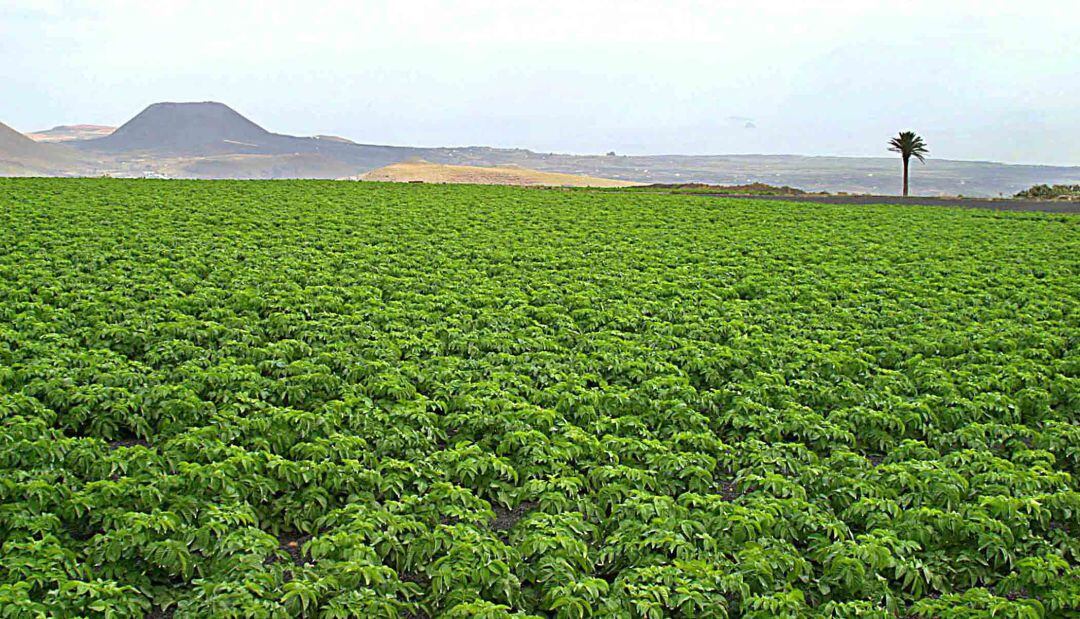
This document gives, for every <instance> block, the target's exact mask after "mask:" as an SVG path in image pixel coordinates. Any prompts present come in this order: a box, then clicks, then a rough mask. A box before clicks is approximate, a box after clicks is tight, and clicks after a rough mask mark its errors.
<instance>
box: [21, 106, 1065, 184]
mask: <svg viewBox="0 0 1080 619" xmlns="http://www.w3.org/2000/svg"><path fill="white" fill-rule="evenodd" d="M74 127H85V126H83V125H76V126H74ZM96 127H100V129H95V130H73V129H68V130H67V131H66V133H67V134H69V135H74V134H77V136H78V137H71V138H70V139H67V138H64V139H61V137H62V135H63V134H65V131H62V130H63V129H65V128H63V127H58V128H56V129H53V130H49V131H47V132H39V139H40V136H41V134H51V135H50V136H47V137H46V138H45V139H55V141H58V142H59V143H57V144H42V143H35V142H34V141H32V140H30V139H29V138H27V137H26V136H23V135H21V134H18V133H17V132H15V131H13V130H11V129H9V128H7V127H4V129H6V130H7V135H6V137H4V142H3V143H0V174H4V175H27V174H36V175H88V174H90V175H100V174H109V175H113V176H134V177H140V176H168V177H177V178H341V177H355V176H360V175H363V174H364V173H366V172H370V171H371V170H374V169H376V168H381V167H383V166H387V165H389V164H394V163H399V162H405V161H408V160H410V159H417V158H419V159H423V160H426V161H427V162H430V163H432V164H445V165H456V166H462V165H465V166H477V167H489V168H490V167H502V168H505V167H506V166H518V167H520V168H527V169H531V170H536V171H539V172H550V173H560V174H573V175H581V176H589V177H595V178H604V179H615V180H621V181H629V182H634V183H685V182H703V183H710V184H745V183H750V182H764V183H769V184H773V185H791V186H794V187H799V188H801V189H805V190H809V191H830V192H851V193H874V194H896V193H898V191H899V189H900V182H899V175H900V163H899V159H898V158H891V157H880V158H878V157H806V156H795V155H715V156H699V155H649V156H615V155H606V156H605V155H568V154H556V153H537V152H533V151H530V150H525V149H500V148H489V147H464V148H445V147H444V148H418V147H402V146H380V145H371V144H362V143H356V142H353V141H351V140H348V139H345V138H341V137H337V136H316V137H297V136H291V135H283V134H278V133H273V132H271V131H268V130H266V129H265V128H263V127H261V126H259V125H258V124H256V123H255V122H252V121H251V120H249V119H248V118H246V117H244V116H243V115H241V114H240V113H238V112H236V111H235V110H233V109H232V108H230V107H229V106H227V105H225V104H222V103H217V102H209V101H207V102H195V103H155V104H152V105H150V106H149V107H147V108H146V109H144V110H143V111H142V112H140V113H139V114H137V115H136V116H134V117H133V118H132V119H131V120H129V121H128V122H126V123H124V124H123V125H121V126H120V127H119V128H117V129H116V130H115V131H112V132H107V129H108V127H103V126H96ZM93 131H99V132H100V133H102V134H104V133H107V135H103V136H101V137H92V136H91V135H90V134H91V133H92V132H93ZM11 134H14V136H17V137H18V138H21V139H15V137H13V136H12V135H11ZM27 144H30V145H31V146H27ZM32 147H40V148H38V149H35V148H32ZM41 149H46V150H41ZM1039 183H1048V184H1054V183H1080V167H1076V166H1070V167H1066V166H1032V165H1006V164H1000V163H993V162H974V161H950V160H944V159H928V160H927V163H926V165H917V166H915V167H914V168H913V172H912V188H913V191H914V193H916V194H922V195H965V196H998V195H1012V194H1014V193H1016V192H1017V191H1020V190H1023V189H1026V188H1028V187H1030V186H1032V185H1035V184H1039Z"/></svg>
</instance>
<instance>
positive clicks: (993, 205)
mask: <svg viewBox="0 0 1080 619" xmlns="http://www.w3.org/2000/svg"><path fill="white" fill-rule="evenodd" d="M685 195H697V196H706V197H715V198H735V199H742V200H782V201H784V202H814V203H818V204H867V205H869V204H904V205H909V206H914V205H924V206H958V207H961V208H979V209H990V210H995V211H1016V212H1044V213H1080V202H1052V201H1048V200H991V199H980V198H918V197H911V198H904V197H901V196H814V195H807V196H770V195H729V194H709V193H692V194H685Z"/></svg>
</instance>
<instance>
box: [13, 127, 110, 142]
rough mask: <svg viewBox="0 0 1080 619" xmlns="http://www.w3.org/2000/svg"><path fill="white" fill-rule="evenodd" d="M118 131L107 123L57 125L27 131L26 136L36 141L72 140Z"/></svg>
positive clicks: (88, 138) (91, 137) (103, 135)
mask: <svg viewBox="0 0 1080 619" xmlns="http://www.w3.org/2000/svg"><path fill="white" fill-rule="evenodd" d="M113 131H116V127H109V126H106V125H57V126H56V127H53V128H52V129H46V130H44V131H35V132H33V133H27V134H26V137H28V138H30V139H31V140H34V141H35V142H71V141H74V140H90V139H93V138H101V137H105V136H107V135H109V134H110V133H112V132H113Z"/></svg>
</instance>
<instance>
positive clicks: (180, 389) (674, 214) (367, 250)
mask: <svg viewBox="0 0 1080 619" xmlns="http://www.w3.org/2000/svg"><path fill="white" fill-rule="evenodd" d="M1078 468H1080V218H1078V217H1076V216H1073V215H1047V214H1002V213H995V212H989V211H967V210H961V209H951V208H935V207H915V206H912V207H896V206H893V207H884V206H882V207H874V206H869V207H867V206H858V207H852V206H837V205H806V204H794V203H776V202H768V201H730V200H724V199H716V198H703V197H699V196H679V195H660V194H650V193H646V192H597V191H576V190H571V191H566V190H536V189H515V188H497V187H468V186H424V185H419V186H418V185H382V184H375V183H339V182H314V181H311V182H309V181H289V182H202V181H193V182H184V181H143V180H137V181H136V180H111V179H79V180H75V179H18V180H12V179H0V556H2V560H0V617H46V616H57V617H143V616H174V617H178V618H194V617H267V618H271V617H328V618H344V617H402V618H406V617H447V618H457V617H460V618H465V617H486V618H493V619H494V618H505V617H520V618H526V617H557V618H561V619H581V618H585V617H599V618H607V619H623V618H628V619H629V618H646V619H658V618H661V617H686V618H691V617H693V618H705V617H716V618H721V619H723V618H740V617H742V618H757V617H761V618H764V617H816V618H821V619H825V618H844V617H873V618H889V617H919V618H931V617H934V618H942V619H959V618H967V617H989V616H993V617H1016V618H1029V617H1030V618H1042V617H1046V618H1051V617H1068V616H1074V615H1075V614H1077V613H1080V567H1078V560H1080V492H1078V484H1077V474H1078Z"/></svg>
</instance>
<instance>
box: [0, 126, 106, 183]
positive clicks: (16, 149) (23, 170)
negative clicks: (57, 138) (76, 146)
mask: <svg viewBox="0 0 1080 619" xmlns="http://www.w3.org/2000/svg"><path fill="white" fill-rule="evenodd" d="M88 169H89V168H88V166H87V164H86V161H85V160H84V158H83V157H82V156H80V155H79V153H77V152H75V151H73V150H71V149H69V148H67V147H65V146H61V145H58V144H39V143H38V142H35V141H34V140H31V139H30V138H28V137H26V136H25V135H23V134H21V133H19V132H18V131H16V130H14V129H12V128H11V127H9V126H7V125H5V124H4V123H0V174H2V175H4V176H64V175H69V174H77V173H85V172H87V171H88Z"/></svg>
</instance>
